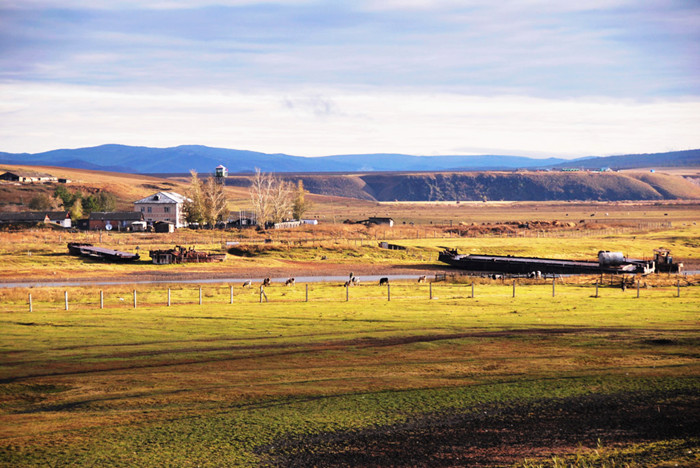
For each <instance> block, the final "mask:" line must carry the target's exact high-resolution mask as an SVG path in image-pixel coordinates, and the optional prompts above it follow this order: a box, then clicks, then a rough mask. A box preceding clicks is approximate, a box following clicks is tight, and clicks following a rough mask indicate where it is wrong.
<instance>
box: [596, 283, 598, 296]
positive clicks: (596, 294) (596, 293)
mask: <svg viewBox="0 0 700 468" xmlns="http://www.w3.org/2000/svg"><path fill="white" fill-rule="evenodd" d="M595 297H598V281H596V282H595Z"/></svg>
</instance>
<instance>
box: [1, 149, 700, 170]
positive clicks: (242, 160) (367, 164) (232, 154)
mask: <svg viewBox="0 0 700 468" xmlns="http://www.w3.org/2000/svg"><path fill="white" fill-rule="evenodd" d="M0 163H4V164H17V165H32V166H58V167H71V168H79V169H94V170H103V171H113V172H128V173H138V174H162V173H188V172H189V171H190V169H195V170H197V171H198V172H200V173H203V174H206V173H211V172H212V171H213V169H214V168H215V167H216V166H218V165H219V164H223V165H225V166H226V167H228V168H229V171H230V172H231V173H248V172H253V171H254V170H255V168H260V169H261V170H262V171H265V172H278V173H282V172H341V173H342V172H379V171H402V172H406V171H486V170H489V171H493V170H514V169H537V168H552V167H556V168H563V167H577V168H583V169H599V168H601V167H610V168H613V169H629V168H645V167H655V166H656V167H678V166H693V167H700V150H688V151H677V152H670V153H657V154H635V155H625V156H607V157H589V158H578V159H573V160H566V159H561V158H549V159H536V158H526V157H519V156H506V155H480V156H460V155H455V156H412V155H406V154H389V153H378V154H345V155H335V156H323V157H314V158H310V157H301V156H290V155H287V154H266V153H259V152H254V151H243V150H235V149H225V148H210V147H207V146H200V145H184V146H177V147H173V148H148V147H143V146H124V145H102V146H96V147H92V148H78V149H59V150H54V151H47V152H44V153H37V154H28V153H23V154H16V153H0Z"/></svg>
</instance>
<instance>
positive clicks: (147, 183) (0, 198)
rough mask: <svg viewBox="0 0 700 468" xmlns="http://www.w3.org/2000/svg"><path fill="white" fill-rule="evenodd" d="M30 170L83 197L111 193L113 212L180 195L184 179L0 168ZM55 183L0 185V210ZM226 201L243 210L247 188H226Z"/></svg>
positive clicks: (22, 206) (21, 205) (22, 204)
mask: <svg viewBox="0 0 700 468" xmlns="http://www.w3.org/2000/svg"><path fill="white" fill-rule="evenodd" d="M17 170H30V171H38V172H44V173H47V174H51V175H53V176H55V177H59V178H67V179H70V181H71V182H70V183H69V184H67V188H68V189H69V190H71V191H80V192H83V194H86V195H87V194H93V193H96V192H97V191H100V190H103V191H106V192H109V193H111V194H113V195H114V196H115V197H116V199H117V210H126V211H131V210H132V209H133V208H134V205H133V202H134V201H135V200H139V199H141V198H143V197H146V196H148V195H150V194H152V193H155V192H161V191H164V192H169V191H174V192H178V193H182V194H184V193H185V191H186V190H187V186H188V179H186V178H182V179H163V178H159V177H150V176H144V175H139V174H125V173H118V172H103V171H93V170H88V169H71V168H65V167H50V166H39V167H35V166H10V165H2V166H0V173H3V172H5V171H17ZM57 185H58V184H55V183H49V184H21V185H20V184H13V183H2V184H0V211H11V210H26V209H28V208H27V207H26V205H27V204H28V203H29V200H31V198H32V197H34V196H36V195H38V194H42V193H43V194H47V195H49V196H51V195H53V193H54V190H55V189H56V186H57ZM226 190H227V194H228V199H229V202H230V205H231V208H232V209H239V208H241V209H243V208H245V207H247V203H248V192H247V189H241V188H235V187H227V189H226Z"/></svg>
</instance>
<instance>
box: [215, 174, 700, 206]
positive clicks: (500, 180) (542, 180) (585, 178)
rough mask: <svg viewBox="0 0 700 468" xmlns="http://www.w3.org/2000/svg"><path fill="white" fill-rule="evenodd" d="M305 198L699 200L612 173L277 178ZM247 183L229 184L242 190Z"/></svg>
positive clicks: (669, 186) (684, 189)
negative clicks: (300, 185)
mask: <svg viewBox="0 0 700 468" xmlns="http://www.w3.org/2000/svg"><path fill="white" fill-rule="evenodd" d="M281 177H282V178H284V179H287V180H290V181H294V182H296V180H299V179H301V180H303V182H304V187H305V188H306V189H307V190H309V191H310V192H311V193H315V194H323V195H332V196H342V197H349V198H357V199H363V200H376V201H455V200H462V201H467V200H477V201H481V200H484V199H486V200H513V201H553V200H600V201H617V200H673V199H697V198H700V187H699V186H697V185H695V184H693V183H691V182H690V181H688V180H686V179H684V178H683V177H680V176H678V175H671V174H660V173H643V172H630V173H615V172H605V173H601V172H425V173H394V172H382V173H369V174H344V175H339V174H334V175H322V174H296V175H293V176H292V175H289V176H287V175H281ZM247 180H248V177H247V176H242V175H236V176H232V177H230V180H229V183H230V184H233V185H236V186H240V187H245V186H247V185H248V182H247Z"/></svg>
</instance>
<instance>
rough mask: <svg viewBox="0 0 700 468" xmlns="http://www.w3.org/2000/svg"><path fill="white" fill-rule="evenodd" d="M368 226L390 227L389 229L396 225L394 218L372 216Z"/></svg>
mask: <svg viewBox="0 0 700 468" xmlns="http://www.w3.org/2000/svg"><path fill="white" fill-rule="evenodd" d="M367 224H379V225H388V226H389V227H392V226H393V225H394V220H393V219H392V218H379V217H375V216H372V217H370V218H369V219H368V220H367Z"/></svg>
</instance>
